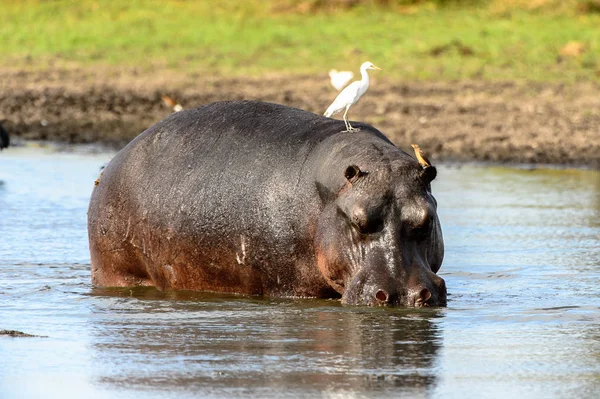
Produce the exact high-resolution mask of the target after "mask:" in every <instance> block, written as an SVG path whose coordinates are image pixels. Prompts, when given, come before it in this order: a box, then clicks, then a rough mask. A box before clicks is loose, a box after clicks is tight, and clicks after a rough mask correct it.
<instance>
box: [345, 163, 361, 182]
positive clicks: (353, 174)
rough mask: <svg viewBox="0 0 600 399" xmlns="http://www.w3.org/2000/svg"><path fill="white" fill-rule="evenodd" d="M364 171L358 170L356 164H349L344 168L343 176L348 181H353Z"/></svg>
mask: <svg viewBox="0 0 600 399" xmlns="http://www.w3.org/2000/svg"><path fill="white" fill-rule="evenodd" d="M366 174H367V173H366V172H363V171H362V170H360V168H359V167H358V166H356V165H350V166H348V167H347V168H346V171H345V172H344V176H346V179H348V181H349V182H350V183H354V182H355V181H356V179H358V178H359V177H361V176H364V175H366Z"/></svg>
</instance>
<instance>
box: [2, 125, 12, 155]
mask: <svg viewBox="0 0 600 399" xmlns="http://www.w3.org/2000/svg"><path fill="white" fill-rule="evenodd" d="M9 144H10V138H9V137H8V132H7V131H6V129H4V127H3V126H2V124H0V150H2V149H3V148H6V147H8V145H9Z"/></svg>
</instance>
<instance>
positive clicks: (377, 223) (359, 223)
mask: <svg viewBox="0 0 600 399" xmlns="http://www.w3.org/2000/svg"><path fill="white" fill-rule="evenodd" d="M357 216H358V217H357ZM351 223H352V225H353V226H354V227H355V228H356V229H357V230H358V231H359V232H360V234H365V235H367V234H375V233H379V232H380V231H381V230H383V220H382V219H381V218H379V217H376V216H371V217H369V218H367V217H366V215H364V214H362V213H361V214H359V215H354V217H353V218H352V221H351Z"/></svg>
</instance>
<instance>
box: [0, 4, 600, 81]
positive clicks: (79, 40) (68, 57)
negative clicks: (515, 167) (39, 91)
mask: <svg viewBox="0 0 600 399" xmlns="http://www.w3.org/2000/svg"><path fill="white" fill-rule="evenodd" d="M234 3H236V2H226V1H213V2H210V1H198V2H196V1H174V0H169V1H147V0H130V1H127V2H115V1H106V0H96V1H91V0H82V1H77V2H71V1H63V0H57V1H38V2H35V1H24V2H22V1H0V15H2V16H3V23H2V24H0V49H1V50H2V54H3V57H2V60H0V66H11V67H14V66H17V67H23V68H31V67H33V68H44V67H47V66H49V65H54V66H57V65H58V66H78V67H86V68H94V67H103V68H104V67H111V66H115V67H120V66H124V67H138V68H141V69H144V70H149V71H156V70H159V69H171V70H178V71H184V72H191V71H195V72H197V73H200V74H207V75H232V74H234V75H260V74H267V73H291V74H310V73H323V72H324V71H327V70H329V69H330V68H337V69H352V70H354V71H355V72H357V69H358V66H359V64H360V63H361V62H362V61H364V60H370V61H372V62H373V63H375V64H376V65H378V66H380V67H382V68H383V69H384V71H383V72H382V73H381V74H382V75H383V74H385V75H386V76H387V77H390V78H399V79H429V80H448V79H472V78H476V79H489V80H504V79H528V80H538V81H550V80H555V81H567V82H568V81H576V80H594V79H598V75H599V74H600V14H594V13H590V14H578V13H577V12H575V11H573V12H568V13H564V12H552V11H548V10H546V9H544V10H534V11H531V10H521V9H517V8H515V9H510V10H508V11H506V10H504V11H502V12H494V11H493V10H491V9H490V8H489V7H479V8H477V7H474V6H473V7H467V8H464V7H463V8H459V7H455V6H454V7H436V6H435V5H432V4H425V5H420V6H417V7H413V8H410V9H408V11H410V12H411V13H405V12H403V11H407V9H402V8H397V7H396V8H381V7H377V6H373V5H371V6H364V7H357V8H352V9H345V10H338V11H336V12H332V11H328V12H318V13H309V14H301V13H297V12H285V13H284V12H280V13H276V12H274V11H273V8H271V7H270V6H269V5H263V4H264V3H266V2H259V1H258V0H252V1H246V2H239V3H240V4H241V5H233V4H234ZM569 41H579V42H582V43H583V44H584V46H585V48H586V52H585V53H584V54H583V55H581V56H579V57H570V58H566V59H563V60H562V61H560V62H558V61H557V59H558V56H559V50H560V49H561V48H562V47H563V46H564V45H565V44H566V43H567V42H569ZM451 43H459V45H458V46H457V45H450V46H448V44H451ZM460 48H462V49H463V51H462V52H461V50H460ZM435 49H438V52H439V54H438V55H437V56H435V55H433V54H432V52H434V51H435ZM469 52H472V54H467V53H469Z"/></svg>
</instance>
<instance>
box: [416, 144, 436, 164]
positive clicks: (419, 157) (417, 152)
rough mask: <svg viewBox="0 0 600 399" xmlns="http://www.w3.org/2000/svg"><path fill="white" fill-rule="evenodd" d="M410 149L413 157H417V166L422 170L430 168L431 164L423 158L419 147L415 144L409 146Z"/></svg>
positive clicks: (425, 157) (423, 155)
mask: <svg viewBox="0 0 600 399" xmlns="http://www.w3.org/2000/svg"><path fill="white" fill-rule="evenodd" d="M411 147H412V148H413V149H414V150H415V155H416V156H417V161H419V164H420V165H421V166H422V167H423V168H428V167H430V166H431V162H429V159H427V156H425V153H424V152H423V150H422V149H421V147H419V146H418V145H416V144H411Z"/></svg>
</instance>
